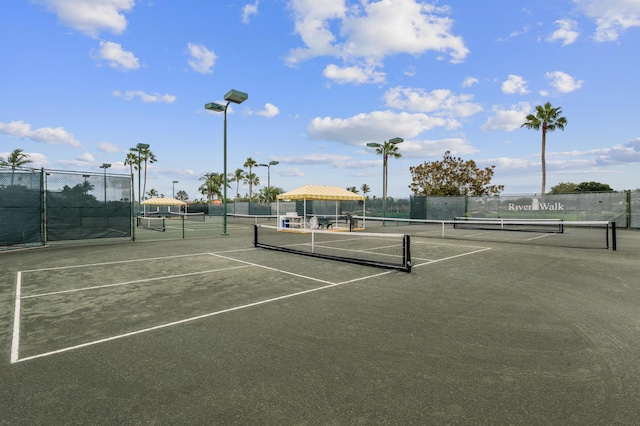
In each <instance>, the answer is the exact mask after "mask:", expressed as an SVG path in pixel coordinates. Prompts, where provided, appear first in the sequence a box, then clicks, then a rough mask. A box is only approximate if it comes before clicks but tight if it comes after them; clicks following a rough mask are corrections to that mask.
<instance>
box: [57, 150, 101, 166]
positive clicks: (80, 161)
mask: <svg viewBox="0 0 640 426" xmlns="http://www.w3.org/2000/svg"><path fill="white" fill-rule="evenodd" d="M94 162H95V158H94V157H93V155H91V154H90V153H88V152H85V153H84V154H80V155H78V156H77V157H76V158H75V160H60V161H58V164H61V165H64V166H67V167H83V168H88V167H92V166H93V165H94V164H93V163H94Z"/></svg>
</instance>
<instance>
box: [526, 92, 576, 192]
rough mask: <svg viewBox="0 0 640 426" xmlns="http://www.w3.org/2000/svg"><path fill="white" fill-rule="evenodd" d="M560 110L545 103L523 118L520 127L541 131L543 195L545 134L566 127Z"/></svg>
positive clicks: (544, 182) (549, 103)
mask: <svg viewBox="0 0 640 426" xmlns="http://www.w3.org/2000/svg"><path fill="white" fill-rule="evenodd" d="M560 114H562V108H560V107H557V108H553V107H552V106H551V102H547V103H546V104H544V106H540V105H538V106H536V113H535V115H534V114H529V115H527V117H526V118H525V122H524V123H522V125H521V126H520V127H525V128H527V129H533V130H541V131H542V155H541V159H542V191H541V192H540V193H541V194H544V191H545V186H546V183H547V164H546V159H545V151H546V149H547V132H553V131H554V130H556V129H558V130H564V128H565V126H566V125H567V119H566V118H565V117H561V116H560Z"/></svg>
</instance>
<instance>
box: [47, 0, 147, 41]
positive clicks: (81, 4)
mask: <svg viewBox="0 0 640 426" xmlns="http://www.w3.org/2000/svg"><path fill="white" fill-rule="evenodd" d="M35 1H37V2H39V3H42V4H44V5H46V6H47V8H48V9H49V10H51V11H53V12H54V13H55V14H56V15H57V16H58V19H60V21H62V22H63V23H64V24H65V25H68V26H69V27H71V28H74V29H76V30H78V31H80V32H83V33H85V34H87V35H88V36H90V37H97V36H98V34H99V33H100V32H101V31H108V32H111V33H113V34H121V33H122V32H123V31H124V30H125V29H126V28H127V20H126V18H125V17H124V15H123V14H122V13H121V12H128V11H130V10H131V9H133V6H134V5H135V1H134V0H35Z"/></svg>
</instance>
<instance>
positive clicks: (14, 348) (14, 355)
mask: <svg viewBox="0 0 640 426" xmlns="http://www.w3.org/2000/svg"><path fill="white" fill-rule="evenodd" d="M21 293H22V272H20V271H18V276H17V278H16V304H15V308H14V310H13V337H12V339H11V364H13V363H14V362H18V348H19V347H20V294H21Z"/></svg>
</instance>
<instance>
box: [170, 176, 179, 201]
mask: <svg viewBox="0 0 640 426" xmlns="http://www.w3.org/2000/svg"><path fill="white" fill-rule="evenodd" d="M172 183H173V191H172V192H171V194H172V195H171V198H176V183H180V182H178V181H177V180H174V181H173V182H172Z"/></svg>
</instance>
